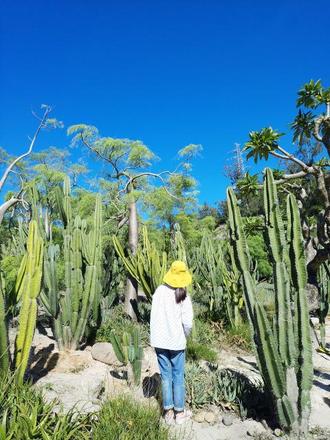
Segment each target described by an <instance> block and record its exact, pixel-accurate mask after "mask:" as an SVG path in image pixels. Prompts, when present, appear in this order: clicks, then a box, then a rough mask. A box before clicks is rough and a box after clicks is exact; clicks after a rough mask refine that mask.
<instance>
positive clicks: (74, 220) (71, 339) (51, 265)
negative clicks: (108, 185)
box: [41, 178, 103, 350]
mask: <svg viewBox="0 0 330 440" xmlns="http://www.w3.org/2000/svg"><path fill="white" fill-rule="evenodd" d="M57 203H58V209H59V212H60V215H61V220H62V223H63V228H62V236H63V241H62V243H61V247H60V248H59V247H58V246H57V245H54V244H53V243H51V242H50V244H49V247H48V250H47V252H46V254H45V262H44V269H45V277H44V292H43V294H42V296H41V300H42V301H43V304H44V306H45V308H46V310H47V312H48V314H49V315H50V316H51V317H52V323H53V330H54V335H55V338H56V340H57V342H58V344H59V347H60V349H61V350H63V349H76V348H77V347H79V345H80V344H81V342H82V340H83V338H84V336H85V334H86V328H87V325H88V327H95V326H96V325H97V322H98V320H99V319H100V303H101V289H102V284H101V283H102V270H103V255H102V224H103V219H102V204H101V199H100V197H99V196H98V197H96V199H95V209H94V216H93V219H92V221H90V222H89V223H90V226H88V222H87V220H86V219H83V220H82V219H81V217H80V216H79V215H77V216H73V209H72V199H71V195H70V180H69V178H66V179H65V181H64V189H63V191H62V190H61V189H60V188H59V187H58V188H57ZM60 256H61V257H62V256H63V257H62V258H63V260H64V280H63V284H64V289H65V291H64V292H62V291H61V290H60V288H61V286H60V283H59V282H58V281H59V277H58V275H57V271H58V260H59V257H60Z"/></svg>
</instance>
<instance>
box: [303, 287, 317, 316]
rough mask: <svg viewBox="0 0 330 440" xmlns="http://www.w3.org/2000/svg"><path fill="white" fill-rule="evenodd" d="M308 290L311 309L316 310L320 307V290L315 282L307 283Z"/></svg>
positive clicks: (311, 310)
mask: <svg viewBox="0 0 330 440" xmlns="http://www.w3.org/2000/svg"><path fill="white" fill-rule="evenodd" d="M306 291H307V302H308V308H309V311H310V312H314V311H315V310H317V309H318V308H319V291H318V290H317V287H316V286H314V285H313V284H307V286H306Z"/></svg>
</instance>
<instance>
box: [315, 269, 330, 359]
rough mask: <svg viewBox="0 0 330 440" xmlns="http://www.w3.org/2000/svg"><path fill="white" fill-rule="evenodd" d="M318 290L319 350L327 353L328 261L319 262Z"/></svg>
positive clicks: (329, 284)
mask: <svg viewBox="0 0 330 440" xmlns="http://www.w3.org/2000/svg"><path fill="white" fill-rule="evenodd" d="M318 281H319V292H320V307H319V321H320V336H321V340H320V348H319V350H320V351H324V352H327V353H328V350H327V348H326V342H325V320H326V317H327V315H328V313H329V301H330V263H329V262H328V261H326V262H324V263H323V264H321V266H320V268H319V273H318Z"/></svg>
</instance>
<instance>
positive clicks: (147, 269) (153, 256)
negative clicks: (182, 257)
mask: <svg viewBox="0 0 330 440" xmlns="http://www.w3.org/2000/svg"><path fill="white" fill-rule="evenodd" d="M142 237H143V244H142V246H141V247H139V249H138V250H137V253H136V254H135V255H131V254H130V255H128V256H126V255H125V252H124V249H123V247H122V245H121V243H120V241H119V240H118V238H117V237H116V236H113V243H114V247H115V249H116V252H117V254H118V256H119V257H120V259H121V260H122V262H123V264H124V266H125V268H126V270H127V271H128V273H129V274H130V275H131V276H132V277H133V278H134V279H135V280H137V282H138V283H139V285H140V286H141V287H142V289H143V291H144V293H145V295H146V297H147V299H148V300H149V301H151V299H152V295H153V293H154V291H155V290H156V288H157V287H158V286H159V285H160V284H161V283H162V282H163V278H164V275H165V273H166V269H167V254H166V252H163V253H162V254H161V255H160V253H159V251H158V250H157V248H156V246H155V244H154V243H150V240H149V237H148V231H147V228H146V227H145V226H144V227H143V229H142Z"/></svg>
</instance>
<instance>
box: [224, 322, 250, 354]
mask: <svg viewBox="0 0 330 440" xmlns="http://www.w3.org/2000/svg"><path fill="white" fill-rule="evenodd" d="M223 340H224V343H225V344H226V345H229V346H230V347H235V348H241V349H242V350H247V351H250V350H252V347H253V344H252V340H251V330H250V326H249V324H248V323H247V322H246V323H242V324H241V325H239V326H236V327H232V328H228V329H226V331H225V332H224V334H223Z"/></svg>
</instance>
